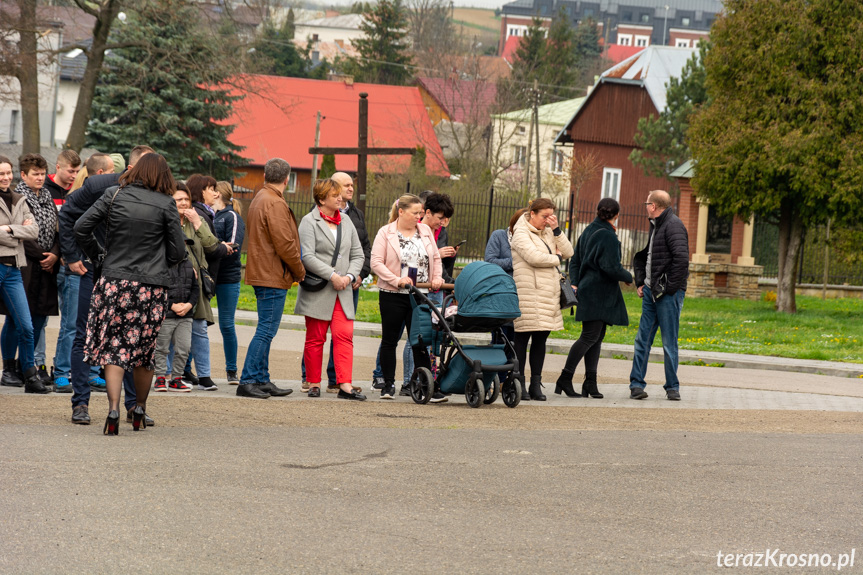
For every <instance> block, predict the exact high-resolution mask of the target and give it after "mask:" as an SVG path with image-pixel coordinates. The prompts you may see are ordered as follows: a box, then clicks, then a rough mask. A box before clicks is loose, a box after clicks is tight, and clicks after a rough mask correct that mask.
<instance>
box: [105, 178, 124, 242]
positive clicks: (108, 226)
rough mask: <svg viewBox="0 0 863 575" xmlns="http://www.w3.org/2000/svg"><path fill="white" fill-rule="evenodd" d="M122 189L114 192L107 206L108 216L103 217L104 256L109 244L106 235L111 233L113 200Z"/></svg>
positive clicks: (119, 188)
mask: <svg viewBox="0 0 863 575" xmlns="http://www.w3.org/2000/svg"><path fill="white" fill-rule="evenodd" d="M122 189H123V188H122V187H118V188H117V191H116V192H114V195H113V196H111V203H110V204H108V215H107V216H106V217H105V250H104V251H105V254H107V253H108V245H109V244H110V242H109V241H108V238H109V237H110V236H109V235H108V233H109V232H110V231H111V208H112V207H113V206H114V200H116V199H117V194H119V193H120V190H122Z"/></svg>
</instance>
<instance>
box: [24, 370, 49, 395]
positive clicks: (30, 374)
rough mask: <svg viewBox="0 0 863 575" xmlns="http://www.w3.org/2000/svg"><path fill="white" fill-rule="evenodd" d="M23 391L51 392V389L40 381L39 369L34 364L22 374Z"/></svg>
mask: <svg viewBox="0 0 863 575" xmlns="http://www.w3.org/2000/svg"><path fill="white" fill-rule="evenodd" d="M24 393H51V390H50V389H48V388H47V387H45V384H44V383H42V378H41V377H39V370H38V369H37V368H36V366H35V365H34V366H33V367H31V368H30V369H28V370H27V373H25V374H24Z"/></svg>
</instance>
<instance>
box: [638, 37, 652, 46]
mask: <svg viewBox="0 0 863 575" xmlns="http://www.w3.org/2000/svg"><path fill="white" fill-rule="evenodd" d="M649 44H650V36H636V37H635V45H636V46H639V47H641V48H643V47H645V46H648V45H649Z"/></svg>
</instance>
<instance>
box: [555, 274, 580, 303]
mask: <svg viewBox="0 0 863 575" xmlns="http://www.w3.org/2000/svg"><path fill="white" fill-rule="evenodd" d="M559 273H560V309H568V308H571V307H574V306H577V305H578V296H577V295H575V291H574V290H573V289H572V284H570V283H569V276H568V275H566V274H565V273H562V272H559Z"/></svg>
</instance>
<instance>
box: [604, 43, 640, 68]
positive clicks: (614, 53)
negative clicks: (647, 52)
mask: <svg viewBox="0 0 863 575" xmlns="http://www.w3.org/2000/svg"><path fill="white" fill-rule="evenodd" d="M642 50H644V46H620V45H619V44H609V45H608V46H606V47H605V50H603V52H602V55H603V56H604V57H605V58H608V59H609V60H611V63H612V64H620V63H621V62H623V61H624V60H626V59H627V58H629V57H630V56H634V55H636V54H638V53H639V52H641V51H642Z"/></svg>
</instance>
